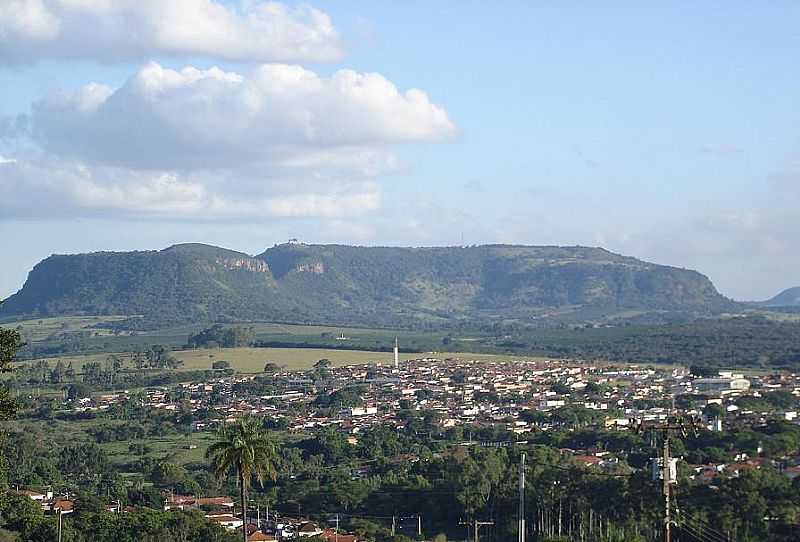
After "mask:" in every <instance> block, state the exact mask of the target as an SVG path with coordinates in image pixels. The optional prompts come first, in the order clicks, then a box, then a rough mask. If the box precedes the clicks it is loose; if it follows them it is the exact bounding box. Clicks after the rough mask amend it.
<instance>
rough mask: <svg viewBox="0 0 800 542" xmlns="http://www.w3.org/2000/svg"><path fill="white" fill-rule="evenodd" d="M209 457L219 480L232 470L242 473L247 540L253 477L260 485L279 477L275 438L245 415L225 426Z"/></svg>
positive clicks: (244, 523) (244, 528)
mask: <svg viewBox="0 0 800 542" xmlns="http://www.w3.org/2000/svg"><path fill="white" fill-rule="evenodd" d="M206 458H208V459H209V460H210V462H211V466H212V468H213V469H214V475H215V476H216V477H217V478H218V479H223V478H225V477H226V476H227V475H228V474H229V473H230V472H232V471H233V472H236V475H237V476H238V479H239V497H240V500H241V506H242V524H243V529H242V540H244V542H247V489H248V487H249V486H250V481H251V479H252V478H253V477H255V479H256V480H257V481H258V482H259V484H263V483H264V479H265V478H271V479H274V478H275V474H276V472H275V459H276V454H275V445H274V444H273V441H272V438H271V437H270V435H269V433H267V432H266V431H265V430H264V429H263V428H262V425H261V423H260V421H259V420H257V419H256V418H254V417H252V416H245V417H242V418H240V419H239V420H238V421H236V423H234V424H232V425H227V426H223V427H222V429H221V430H220V431H219V433H218V435H217V442H215V443H214V444H212V445H211V446H209V448H208V451H207V452H206Z"/></svg>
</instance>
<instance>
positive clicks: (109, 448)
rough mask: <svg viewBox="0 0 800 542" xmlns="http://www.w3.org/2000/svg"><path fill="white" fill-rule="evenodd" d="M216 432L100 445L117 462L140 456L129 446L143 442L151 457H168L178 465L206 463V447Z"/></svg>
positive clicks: (126, 461)
mask: <svg viewBox="0 0 800 542" xmlns="http://www.w3.org/2000/svg"><path fill="white" fill-rule="evenodd" d="M214 439H215V435H214V433H210V432H204V433H191V434H189V435H179V434H172V435H167V436H164V437H147V438H146V439H142V440H131V441H118V442H107V443H104V444H101V445H100V447H101V448H102V449H103V450H104V451H105V452H106V453H107V454H108V458H109V460H110V461H111V462H113V463H117V464H124V463H131V462H133V461H135V460H136V459H138V457H139V456H137V455H135V454H133V453H131V451H130V450H129V446H130V445H131V444H132V443H134V442H141V443H143V444H145V445H147V447H148V448H149V452H148V453H147V454H146V455H148V456H150V457H155V458H159V459H168V460H169V461H170V462H172V463H175V464H178V465H188V464H189V463H205V461H206V460H205V453H206V449H208V447H209V446H210V445H211V443H212V442H214Z"/></svg>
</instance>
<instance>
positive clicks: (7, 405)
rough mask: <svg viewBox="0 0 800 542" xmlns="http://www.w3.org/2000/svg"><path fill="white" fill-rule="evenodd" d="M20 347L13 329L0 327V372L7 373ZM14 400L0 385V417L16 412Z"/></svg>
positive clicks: (18, 339) (11, 415) (5, 418)
mask: <svg viewBox="0 0 800 542" xmlns="http://www.w3.org/2000/svg"><path fill="white" fill-rule="evenodd" d="M21 347H22V337H21V336H20V334H19V332H18V331H16V330H14V329H2V328H0V373H9V372H11V371H12V369H13V367H12V366H11V362H12V361H14V359H15V358H16V356H17V350H18V349H19V348H21ZM16 410H17V409H16V402H15V401H14V399H12V398H11V394H10V392H9V390H8V388H7V387H5V386H0V419H2V420H7V419H9V418H11V417H13V416H14V413H15V412H16Z"/></svg>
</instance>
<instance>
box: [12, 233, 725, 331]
mask: <svg viewBox="0 0 800 542" xmlns="http://www.w3.org/2000/svg"><path fill="white" fill-rule="evenodd" d="M733 307H735V305H734V304H733V303H732V302H731V301H729V300H727V299H726V298H724V297H723V296H721V295H720V294H719V293H718V292H717V291H716V289H715V288H714V286H713V285H712V284H711V282H710V281H709V280H708V278H706V277H705V276H703V275H701V274H700V273H697V272H695V271H688V270H684V269H677V268H673V267H667V266H660V265H655V264H651V263H647V262H643V261H640V260H637V259H634V258H629V257H625V256H620V255H618V254H614V253H611V252H608V251H606V250H603V249H600V248H588V247H530V246H510V245H486V246H476V247H465V248H461V247H433V248H396V247H352V246H344V245H305V244H299V243H292V244H283V245H276V246H274V247H272V248H270V249H268V250H266V251H265V252H264V253H263V254H260V255H258V256H256V257H251V256H248V255H247V254H242V253H238V252H234V251H230V250H226V249H221V248H217V247H211V246H208V245H199V244H186V245H177V246H174V247H170V248H168V249H165V250H162V251H149V252H126V253H109V252H101V253H94V254H80V255H71V256H63V255H58V256H51V257H50V258H47V259H45V260H44V261H42V262H41V263H39V264H38V265H37V266H36V267H34V269H33V270H32V271H31V273H30V275H29V277H28V280H27V282H26V283H25V285H24V287H23V288H22V290H20V291H19V292H18V293H17V294H15V295H13V296H11V297H10V298H9V299H8V300H7V302H6V303H5V304H4V305H3V306H2V308H1V309H0V310H2V313H0V314H2V315H42V316H44V315H63V314H128V315H132V314H141V315H144V316H145V317H146V318H148V319H151V320H158V321H170V322H183V321H195V320H225V319H228V320H253V319H260V320H291V321H296V322H329V323H341V324H344V323H356V324H366V325H387V326H389V325H414V324H417V323H420V322H425V323H430V324H437V323H439V324H446V323H452V322H455V321H470V322H478V321H480V322H485V321H496V320H509V319H510V320H519V321H529V322H530V321H536V320H540V319H552V318H558V319H571V320H580V319H603V318H613V317H616V316H620V315H627V316H631V315H640V314H662V315H663V314H673V315H684V316H698V315H710V314H714V313H716V312H720V311H724V310H730V309H731V308H733Z"/></svg>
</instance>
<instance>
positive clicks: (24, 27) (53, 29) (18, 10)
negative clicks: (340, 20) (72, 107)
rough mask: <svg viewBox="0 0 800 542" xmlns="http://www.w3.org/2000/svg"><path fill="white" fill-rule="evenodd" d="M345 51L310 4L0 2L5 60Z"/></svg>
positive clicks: (250, 57) (288, 56)
mask: <svg viewBox="0 0 800 542" xmlns="http://www.w3.org/2000/svg"><path fill="white" fill-rule="evenodd" d="M342 54H343V51H342V45H341V41H340V39H339V36H338V34H337V32H336V29H335V28H334V26H333V24H332V22H331V20H330V17H329V16H328V15H326V14H325V13H323V12H322V11H319V10H317V9H314V8H312V7H308V6H301V7H297V8H290V7H288V6H286V5H284V4H282V3H279V2H269V1H263V0H240V1H239V2H238V3H235V4H233V5H230V4H228V3H223V2H221V1H219V0H3V1H2V2H0V62H2V61H5V62H12V63H21V62H32V61H36V60H39V59H43V58H77V59H89V60H100V61H104V62H115V61H125V60H136V59H143V58H151V57H153V56H163V55H168V56H189V55H192V56H204V55H205V56H213V57H219V58H227V59H232V60H246V61H258V62H264V61H275V60H277V61H287V60H306V61H329V60H336V59H339V58H341V57H342Z"/></svg>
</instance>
